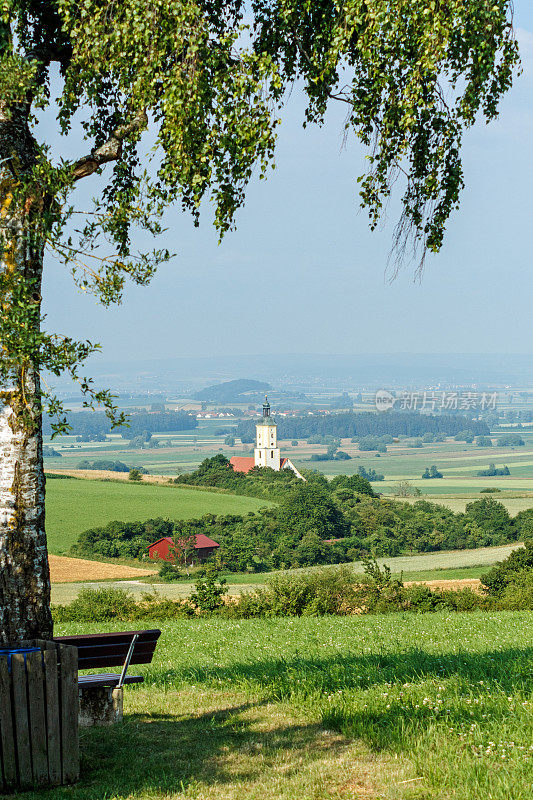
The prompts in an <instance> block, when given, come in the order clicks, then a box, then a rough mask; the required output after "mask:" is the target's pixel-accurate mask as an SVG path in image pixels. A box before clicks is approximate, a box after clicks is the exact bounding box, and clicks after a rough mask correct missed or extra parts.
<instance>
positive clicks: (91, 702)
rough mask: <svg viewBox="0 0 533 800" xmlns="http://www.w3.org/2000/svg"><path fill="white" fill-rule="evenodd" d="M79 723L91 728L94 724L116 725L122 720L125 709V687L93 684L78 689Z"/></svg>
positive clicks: (82, 726)
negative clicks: (114, 687)
mask: <svg viewBox="0 0 533 800" xmlns="http://www.w3.org/2000/svg"><path fill="white" fill-rule="evenodd" d="M78 695H79V701H80V707H79V709H80V710H79V725H80V728H90V727H92V726H93V725H115V723H117V722H122V718H123V709H124V689H113V688H112V687H111V686H91V687H85V688H83V689H79V690H78Z"/></svg>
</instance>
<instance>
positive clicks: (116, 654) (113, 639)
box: [54, 629, 161, 669]
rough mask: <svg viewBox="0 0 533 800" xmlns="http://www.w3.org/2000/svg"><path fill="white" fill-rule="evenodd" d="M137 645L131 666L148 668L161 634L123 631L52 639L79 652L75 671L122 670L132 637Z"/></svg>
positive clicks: (155, 631) (156, 631)
mask: <svg viewBox="0 0 533 800" xmlns="http://www.w3.org/2000/svg"><path fill="white" fill-rule="evenodd" d="M135 634H137V637H138V638H137V641H136V642H135V646H134V648H133V652H132V655H131V659H130V664H150V662H151V661H152V658H153V655H154V650H155V646H156V644H157V640H158V639H159V637H160V636H161V631H160V630H157V629H155V630H151V631H122V632H120V633H115V632H113V633H89V634H84V635H82V636H55V637H54V641H55V642H62V643H63V644H70V645H73V646H74V647H77V648H78V669H102V668H104V667H121V666H122V665H123V664H124V661H125V660H126V656H127V654H128V651H129V649H130V645H131V641H132V638H133V636H134V635H135Z"/></svg>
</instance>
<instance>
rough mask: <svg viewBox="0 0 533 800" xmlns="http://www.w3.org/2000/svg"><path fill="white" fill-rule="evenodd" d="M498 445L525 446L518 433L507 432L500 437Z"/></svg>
mask: <svg viewBox="0 0 533 800" xmlns="http://www.w3.org/2000/svg"><path fill="white" fill-rule="evenodd" d="M497 445H498V447H523V446H524V445H525V442H524V440H523V439H522V437H521V436H520V434H518V433H507V434H506V435H505V436H500V437H498V440H497Z"/></svg>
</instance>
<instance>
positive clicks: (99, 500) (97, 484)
mask: <svg viewBox="0 0 533 800" xmlns="http://www.w3.org/2000/svg"><path fill="white" fill-rule="evenodd" d="M266 505H269V503H267V502H266V501H264V500H255V499H254V498H249V497H238V496H236V495H230V494H219V493H216V492H204V491H198V490H195V489H185V488H181V487H166V486H158V485H154V484H142V483H141V484H134V483H126V482H125V481H117V482H114V481H94V480H48V481H47V484H46V529H47V535H48V547H49V551H50V552H51V553H55V554H56V555H60V554H62V553H66V552H67V551H68V550H69V548H70V547H71V546H72V545H73V544H74V543H75V542H76V540H77V538H78V536H79V534H80V533H81V532H82V531H84V530H87V528H90V527H93V526H95V525H104V524H105V523H107V522H110V521H111V520H115V519H118V520H126V521H129V522H133V521H135V520H145V519H149V518H150V517H169V518H170V519H190V518H193V517H201V516H203V515H204V514H243V513H246V512H247V511H255V510H257V509H259V508H261V507H264V506H266Z"/></svg>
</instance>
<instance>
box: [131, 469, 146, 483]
mask: <svg viewBox="0 0 533 800" xmlns="http://www.w3.org/2000/svg"><path fill="white" fill-rule="evenodd" d="M142 479H143V476H142V472H141V471H140V470H138V469H136V468H135V467H134V468H133V469H130V474H129V475H128V480H129V481H135V482H137V483H138V482H139V481H142Z"/></svg>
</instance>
